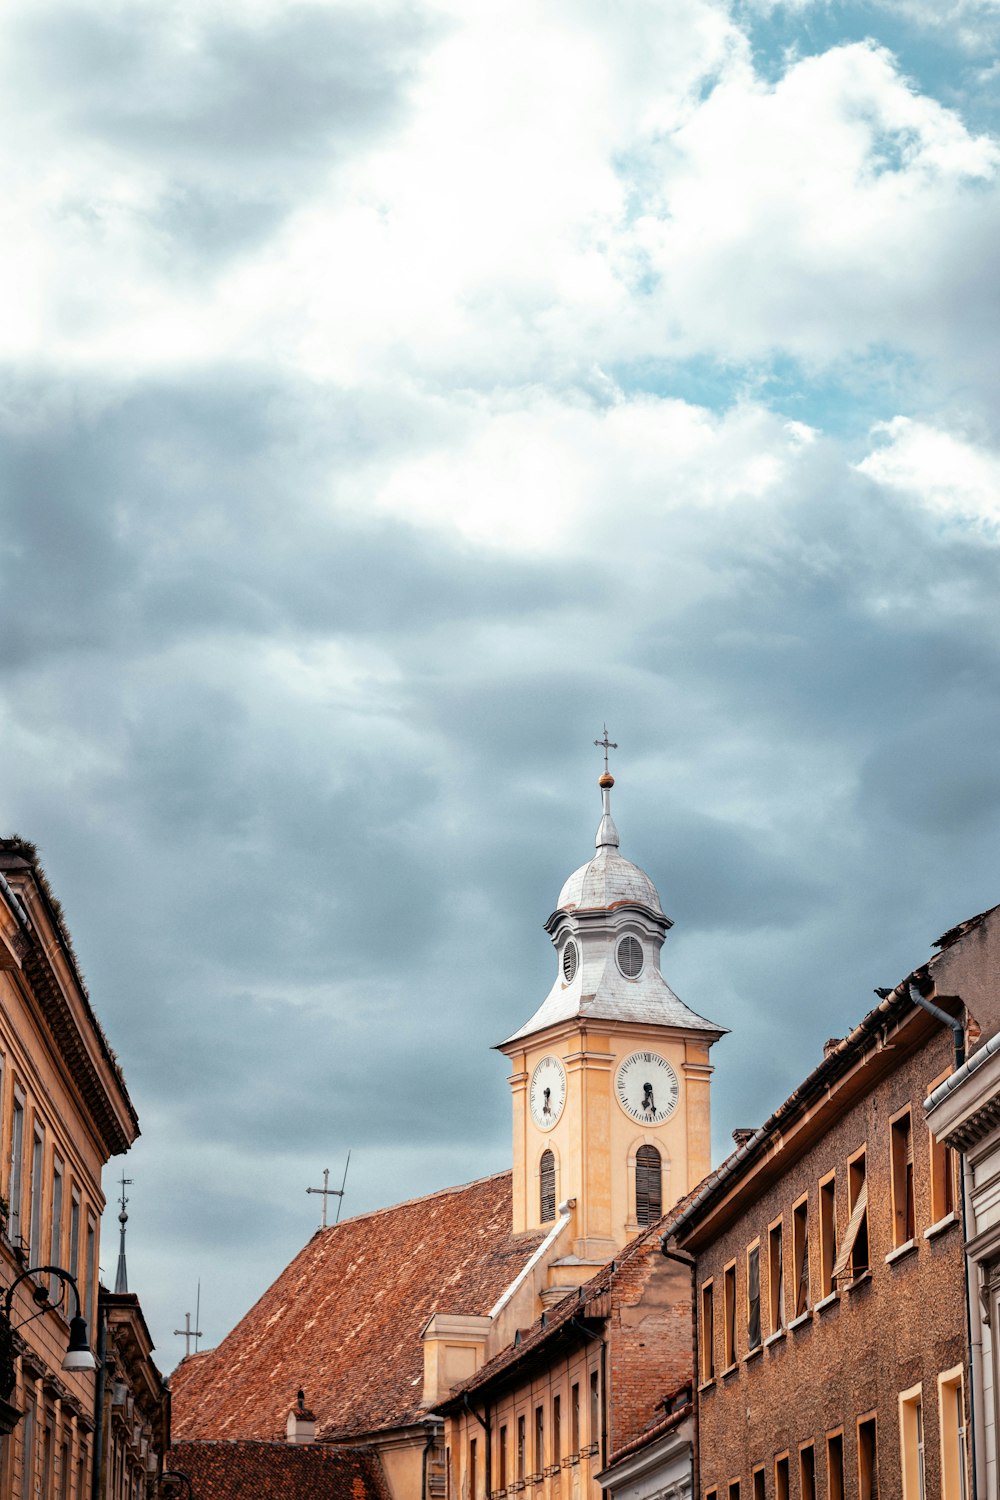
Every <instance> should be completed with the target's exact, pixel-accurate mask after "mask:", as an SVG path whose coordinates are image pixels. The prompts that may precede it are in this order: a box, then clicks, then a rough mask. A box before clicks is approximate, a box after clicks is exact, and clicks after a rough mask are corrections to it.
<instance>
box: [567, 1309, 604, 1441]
mask: <svg viewBox="0 0 1000 1500" xmlns="http://www.w3.org/2000/svg"><path fill="white" fill-rule="evenodd" d="M569 1323H570V1326H571V1327H572V1328H575V1329H576V1330H577V1331H578V1332H579V1333H583V1334H586V1336H587V1338H588V1339H593V1341H594V1343H595V1344H600V1346H601V1468H602V1469H606V1468H607V1467H608V1341H607V1339H606V1338H605V1337H604V1335H603V1333H592V1332H591V1330H590V1329H589V1328H585V1327H584V1326H583V1324H582V1323H581V1322H580V1321H579V1319H578V1318H576V1317H575V1316H574V1317H572V1318H570V1319H569Z"/></svg>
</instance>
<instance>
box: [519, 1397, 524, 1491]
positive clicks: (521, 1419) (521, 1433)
mask: <svg viewBox="0 0 1000 1500" xmlns="http://www.w3.org/2000/svg"><path fill="white" fill-rule="evenodd" d="M524 1449H525V1441H524V1416H523V1414H522V1415H521V1416H519V1417H518V1419H517V1477H518V1479H519V1480H520V1481H521V1483H522V1484H523V1483H524V1474H525V1467H524V1465H525V1457H524Z"/></svg>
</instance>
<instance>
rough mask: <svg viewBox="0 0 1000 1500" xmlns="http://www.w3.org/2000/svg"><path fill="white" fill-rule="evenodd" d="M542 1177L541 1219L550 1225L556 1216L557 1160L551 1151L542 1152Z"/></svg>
mask: <svg viewBox="0 0 1000 1500" xmlns="http://www.w3.org/2000/svg"><path fill="white" fill-rule="evenodd" d="M540 1176H541V1184H540V1187H541V1219H542V1223H543V1224H548V1223H549V1221H550V1220H551V1219H554V1218H555V1216H556V1159H555V1157H554V1156H553V1155H552V1152H551V1151H543V1152H542V1160H541V1172H540Z"/></svg>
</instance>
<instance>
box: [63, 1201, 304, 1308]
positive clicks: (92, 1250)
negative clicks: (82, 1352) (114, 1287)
mask: <svg viewBox="0 0 1000 1500" xmlns="http://www.w3.org/2000/svg"><path fill="white" fill-rule="evenodd" d="M323 1201H324V1202H326V1199H324V1200H323ZM84 1274H85V1276H86V1278H87V1296H86V1311H85V1312H84V1317H85V1318H86V1320H87V1327H88V1328H93V1326H94V1290H95V1288H96V1286H97V1222H96V1220H95V1219H94V1218H93V1216H92V1215H91V1214H88V1215H87V1266H86V1270H85V1272H84Z"/></svg>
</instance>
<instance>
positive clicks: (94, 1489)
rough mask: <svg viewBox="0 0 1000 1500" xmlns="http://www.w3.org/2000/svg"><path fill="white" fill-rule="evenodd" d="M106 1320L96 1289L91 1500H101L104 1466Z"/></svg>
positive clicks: (103, 1307)
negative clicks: (95, 1362)
mask: <svg viewBox="0 0 1000 1500" xmlns="http://www.w3.org/2000/svg"><path fill="white" fill-rule="evenodd" d="M107 1345H108V1320H107V1306H106V1304H105V1301H104V1293H103V1291H102V1290H101V1288H100V1287H98V1289H97V1375H96V1378H95V1380H94V1458H93V1472H92V1474H91V1478H90V1494H91V1500H101V1469H102V1468H103V1466H104V1378H105V1376H104V1363H105V1360H106V1358H107V1352H108V1350H107Z"/></svg>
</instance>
